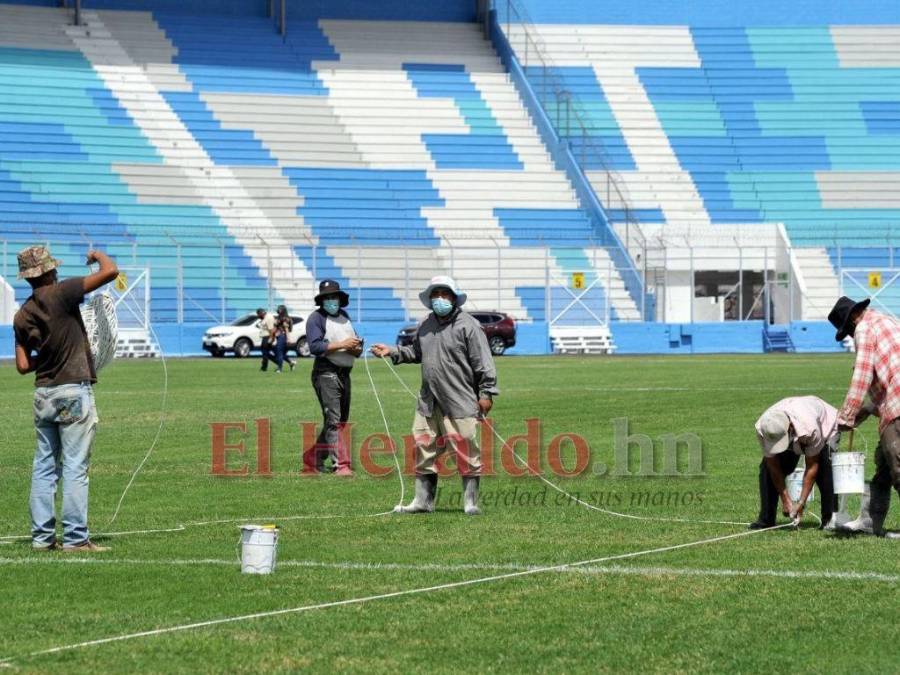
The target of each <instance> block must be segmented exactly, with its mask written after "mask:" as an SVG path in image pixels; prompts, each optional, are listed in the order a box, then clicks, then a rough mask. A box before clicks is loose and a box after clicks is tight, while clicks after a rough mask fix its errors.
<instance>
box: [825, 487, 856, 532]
mask: <svg viewBox="0 0 900 675" xmlns="http://www.w3.org/2000/svg"><path fill="white" fill-rule="evenodd" d="M839 497H840V501H839V504H840V506H839V507H838V510H837V511H835V512H834V513H833V514H832V516H831V518H830V519H829V520H828V522H825V518H824V517H823V518H822V529H823V530H827V531H829V532H832V531H834V530H839V529H842V528H843V527H844V526H845V525H846V524H847V523H848V522H849V521H850V514H849V513H847V501H848V499H847V497H848V496H847V495H839Z"/></svg>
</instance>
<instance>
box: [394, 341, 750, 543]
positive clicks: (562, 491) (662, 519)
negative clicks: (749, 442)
mask: <svg viewBox="0 0 900 675" xmlns="http://www.w3.org/2000/svg"><path fill="white" fill-rule="evenodd" d="M381 360H382V361H384V362H385V363H386V364H387V367H388V368H390V370H391V372H392V373H393V374H394V377H396V378H397V381H398V382H400V385H401V386H402V387H403V388H404V389H405V390H406V391H407V393H408V394H409V395H410V396H412V397H413V398H415V399H418V396H417V395H416V394H415V393H414V392H413V391H412V389H410V388H409V387H408V386H407V385H406V382H404V380H403V378H402V377H401V376H400V373H398V372H397V369H396V368H395V367H394V364H393V363H391V360H390V358H382V359H381ZM489 426H490V429H491V432H492V433H493V434H494V436H496V437H497V440H499V441H500V443H501V444H502V446H506V444H507V442H506V439H505V438H503V437H502V436H501V435H500V434H499V433H498V432H497V430H496V429H495V428H494V425H493V424H491V425H489ZM510 451H511V452H512V456H513V457H514V458H515V459H516V460H517V461H518V462H519V463H520V464H521V465H522V466H523V467H525V468H526V469H528V470H529V473H530V474H531V475H532V476H534V477H535V478H537V479H538V480H540V481H543V482H544V483H546V484H547V485H548V486H550V487H551V488H553V489H554V490H556V491H557V492H559V493H560V494H562V495H565V496H566V497H568V498H569V499H570V500H572V501H573V502H575V503H576V504H578V505H580V506H583V507H585V508H587V509H590V510H592V511H598V512H600V513H605V514H607V515H610V516H615V517H617V518H629V519H631V520H643V521H649V522H657V523H679V524H692V525H744V526H746V525H749V524H750V523H747V522H737V521H731V520H692V519H688V518H665V517H656V516H638V515H635V514H632V513H620V512H618V511H611V510H609V509H604V508H602V507H600V506H595V505H594V504H591V503H589V502H586V501H584V500H582V499H580V498H578V497H576V496H575V495H573V494H572V493H570V492H568V491H566V490H565V489H563V488H562V487H560V486H559V485H557V484H556V483H554V482H553V481H552V480H550V479H549V478H547V477H546V476H544V475H543V474H540V473H538V472H537V471H534V470H532V468H531V467H530V466H529V465H528V462H526V461H525V460H523V459H522V458H521V457H520V456H519V454H518V453H517V452H516V451H515V448H510Z"/></svg>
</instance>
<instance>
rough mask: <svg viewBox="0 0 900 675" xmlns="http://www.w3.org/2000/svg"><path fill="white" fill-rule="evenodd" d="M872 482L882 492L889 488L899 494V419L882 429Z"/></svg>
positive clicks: (876, 450)
mask: <svg viewBox="0 0 900 675" xmlns="http://www.w3.org/2000/svg"><path fill="white" fill-rule="evenodd" d="M872 482H873V483H875V484H876V485H877V486H878V487H880V488H882V489H883V490H890V489H891V486H892V485H893V486H894V489H896V490H897V494H900V418H898V419H895V420H894V421H893V422H891V423H889V424H888V425H886V426H885V427H884V430H883V431H882V432H881V437H880V439H879V442H878V447H877V448H876V449H875V475H874V476H873V477H872Z"/></svg>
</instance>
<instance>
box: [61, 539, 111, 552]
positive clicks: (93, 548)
mask: <svg viewBox="0 0 900 675" xmlns="http://www.w3.org/2000/svg"><path fill="white" fill-rule="evenodd" d="M62 550H63V553H105V552H106V551H108V550H109V547H108V546H98V545H97V544H95V543H94V542H92V541H91V540H90V539H87V540H86V541H83V542H81V543H80V544H66V545H65V546H63V548H62Z"/></svg>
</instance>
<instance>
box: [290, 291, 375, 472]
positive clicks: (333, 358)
mask: <svg viewBox="0 0 900 675" xmlns="http://www.w3.org/2000/svg"><path fill="white" fill-rule="evenodd" d="M315 303H316V305H318V309H317V310H316V311H314V312H313V313H312V314H310V315H309V319H307V321H306V341H307V344H308V345H309V351H310V353H311V354H312V355H313V356H315V357H316V360H315V363H313V369H312V385H313V389H315V391H316V396H317V397H318V399H319V405H320V406H321V407H322V418H323V419H322V431H321V432H320V433H319V437H318V438H317V439H316V443H315V445H314V446H313V447H312V448H309V449H308V450H307V451H306V452H305V453H304V456H303V463H304V470H305V471H315V472H318V473H323V472H325V471H328V469H327V468H326V466H325V460H326V459H327V458H329V457H330V458H331V467H330V470H331V471H334V472H335V475H338V476H352V475H353V470H352V468H351V466H350V448H349V447H348V446H347V445H346V443H345V442H344V441H345V439H343V438H342V434H341V430H342V429H343V427H344V425H345V424H346V423H347V420H349V419H350V371H351V370H353V364H354V362H355V361H356V358H357V357H358V356H359V355H360V354H362V349H363V342H362V340H361V339H360V338H359V337H358V336H357V335H356V331H355V330H354V328H353V324H352V323H351V322H350V316H349V315H348V314H347V312H345V311H344V309H343V308H344V307H346V306H347V305H348V304H350V296H349V295H347V294H346V293H345V292H344V291H342V290H341V286H340V284H339V283H338V282H337V281H333V280H331V279H326V280H324V281H323V282H322V283H320V284H319V294H318V295H317V296H316V297H315Z"/></svg>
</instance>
